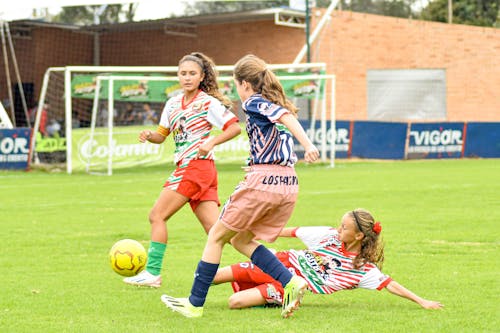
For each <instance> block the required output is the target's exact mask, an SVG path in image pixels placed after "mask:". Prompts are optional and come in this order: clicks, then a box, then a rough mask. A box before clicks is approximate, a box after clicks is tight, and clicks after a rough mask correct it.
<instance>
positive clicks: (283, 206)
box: [219, 164, 299, 243]
mask: <svg viewBox="0 0 500 333" xmlns="http://www.w3.org/2000/svg"><path fill="white" fill-rule="evenodd" d="M298 192H299V182H298V179H297V174H296V173H295V169H294V168H292V167H286V166H280V165H269V164H262V165H253V166H251V167H249V168H248V171H247V174H246V176H245V179H244V180H243V181H242V182H240V183H239V184H238V186H237V187H236V189H235V190H234V192H233V194H231V196H230V197H229V199H228V200H227V202H226V203H225V204H224V207H223V208H222V211H221V214H220V217H219V220H220V221H221V222H222V224H223V225H224V226H225V227H226V228H228V229H230V230H233V231H236V232H240V231H251V232H252V233H253V234H254V235H255V236H256V238H257V239H262V240H264V241H266V242H270V243H272V242H274V241H275V240H276V238H277V237H278V236H279V233H280V232H281V230H282V229H283V227H284V226H285V225H286V223H287V222H288V220H289V219H290V216H291V215H292V212H293V209H294V207H295V202H296V201H297V196H298Z"/></svg>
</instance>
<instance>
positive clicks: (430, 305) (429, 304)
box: [420, 300, 444, 309]
mask: <svg viewBox="0 0 500 333" xmlns="http://www.w3.org/2000/svg"><path fill="white" fill-rule="evenodd" d="M420 305H421V306H422V307H423V308H424V309H441V308H443V307H444V305H443V304H441V303H439V302H436V301H428V300H424V301H423V302H422V304H420Z"/></svg>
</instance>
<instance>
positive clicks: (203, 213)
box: [194, 201, 219, 234]
mask: <svg viewBox="0 0 500 333" xmlns="http://www.w3.org/2000/svg"><path fill="white" fill-rule="evenodd" d="M194 214H195V215H196V217H197V218H198V220H199V221H200V223H201V225H202V227H203V229H205V232H206V233H207V234H208V232H209V231H210V229H211V228H212V226H213V225H214V224H215V222H216V221H217V219H218V218H219V207H218V206H217V203H216V202H215V201H202V202H200V203H199V205H198V207H196V209H195V211H194Z"/></svg>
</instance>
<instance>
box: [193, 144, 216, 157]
mask: <svg viewBox="0 0 500 333" xmlns="http://www.w3.org/2000/svg"><path fill="white" fill-rule="evenodd" d="M212 149H214V146H213V144H212V143H211V142H210V140H207V141H205V142H204V143H203V144H201V145H200V147H199V148H198V154H196V158H204V157H206V156H207V155H208V153H210V151H211V150H212Z"/></svg>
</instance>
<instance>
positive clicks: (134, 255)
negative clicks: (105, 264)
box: [109, 239, 148, 276]
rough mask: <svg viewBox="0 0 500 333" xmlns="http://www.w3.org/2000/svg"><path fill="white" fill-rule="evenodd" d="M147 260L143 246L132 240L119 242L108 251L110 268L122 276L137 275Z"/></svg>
mask: <svg viewBox="0 0 500 333" xmlns="http://www.w3.org/2000/svg"><path fill="white" fill-rule="evenodd" d="M147 259H148V255H147V253H146V250H145V249H144V246H142V244H141V243H139V242H138V241H136V240H133V239H122V240H119V241H118V242H116V243H115V244H114V245H113V247H111V250H110V251H109V263H110V265H111V268H112V269H113V270H114V271H115V272H116V273H118V274H120V275H123V276H133V275H137V273H139V272H140V271H142V270H143V269H144V267H146V262H147Z"/></svg>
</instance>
